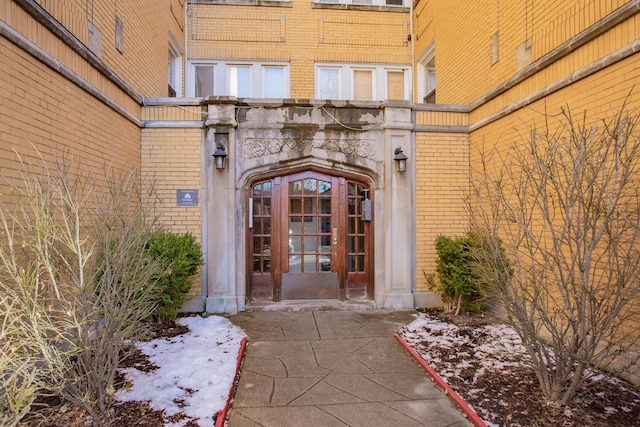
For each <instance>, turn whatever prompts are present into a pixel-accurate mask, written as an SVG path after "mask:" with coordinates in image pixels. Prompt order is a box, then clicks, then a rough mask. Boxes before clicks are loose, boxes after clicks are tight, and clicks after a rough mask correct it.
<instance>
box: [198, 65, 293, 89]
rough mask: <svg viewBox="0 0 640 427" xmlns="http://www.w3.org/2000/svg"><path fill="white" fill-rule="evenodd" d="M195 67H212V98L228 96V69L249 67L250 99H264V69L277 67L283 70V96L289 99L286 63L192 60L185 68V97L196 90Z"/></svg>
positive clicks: (288, 75) (288, 78) (288, 67)
mask: <svg viewBox="0 0 640 427" xmlns="http://www.w3.org/2000/svg"><path fill="white" fill-rule="evenodd" d="M196 66H212V67H214V71H213V72H214V76H213V85H214V86H213V95H214V96H230V95H229V93H230V91H229V89H230V87H229V77H230V76H229V67H233V66H241V67H242V66H249V67H250V70H251V71H250V73H251V76H250V79H251V97H250V98H264V94H265V88H264V77H263V74H264V71H263V69H264V68H268V67H279V68H284V79H285V81H284V96H283V98H289V97H290V90H291V89H290V87H291V79H290V75H291V74H290V64H289V63H288V62H276V61H273V62H272V61H270V62H260V61H234V60H231V61H224V60H192V61H189V63H188V67H187V70H188V71H187V96H195V88H196V84H195V82H196V76H195V74H196V73H195V70H196Z"/></svg>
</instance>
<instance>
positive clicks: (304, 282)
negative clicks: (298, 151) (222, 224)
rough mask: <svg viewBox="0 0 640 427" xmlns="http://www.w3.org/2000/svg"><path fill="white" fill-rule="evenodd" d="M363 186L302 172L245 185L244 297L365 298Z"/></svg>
mask: <svg viewBox="0 0 640 427" xmlns="http://www.w3.org/2000/svg"><path fill="white" fill-rule="evenodd" d="M370 190H371V185H370V184H369V183H367V182H366V181H365V180H362V179H358V178H355V177H349V176H337V175H332V174H329V173H326V172H323V171H317V170H306V171H301V172H296V173H292V174H289V175H279V176H271V177H264V178H260V179H257V180H254V181H252V182H251V183H250V186H249V209H248V213H249V218H248V225H249V227H248V228H249V229H248V233H247V236H248V239H249V242H248V245H247V247H248V254H247V256H248V263H247V265H248V270H249V271H248V272H247V273H248V278H249V280H248V290H247V291H248V292H247V295H248V298H249V300H253V301H256V300H263V301H264V300H266V301H269V300H271V301H280V300H299V299H318V298H322V299H342V300H346V299H364V298H369V299H371V298H372V297H373V281H372V274H371V270H372V260H373V250H372V242H373V238H372V237H373V236H372V233H373V221H372V217H371V212H373V210H372V206H371V205H372V203H373V201H372V200H371V199H372V197H371V195H372V192H371V191H370Z"/></svg>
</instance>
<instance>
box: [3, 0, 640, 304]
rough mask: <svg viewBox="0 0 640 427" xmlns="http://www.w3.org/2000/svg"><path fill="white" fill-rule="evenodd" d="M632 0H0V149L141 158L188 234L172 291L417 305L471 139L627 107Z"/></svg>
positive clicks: (460, 183)
mask: <svg viewBox="0 0 640 427" xmlns="http://www.w3.org/2000/svg"><path fill="white" fill-rule="evenodd" d="M639 11H640V1H638V0H633V1H622V0H587V1H582V0H581V1H578V0H571V1H565V2H556V1H551V0H545V1H538V2H533V1H532V0H525V1H515V0H502V1H497V0H480V1H474V2H450V1H443V0H416V1H414V2H413V3H412V2H411V1H410V0H315V1H312V0H309V1H306V2H302V1H298V0H289V1H287V0H167V1H164V2H156V1H152V0H141V1H137V2H124V1H118V0H0V53H1V56H0V58H1V59H0V65H1V66H2V73H1V74H0V101H1V102H0V153H1V156H0V166H1V169H2V173H3V174H4V175H5V176H8V177H14V176H16V175H17V173H18V172H19V171H18V169H19V166H17V162H16V154H15V153H16V152H17V153H19V154H20V155H21V156H24V157H26V158H30V157H33V156H34V155H35V152H34V147H37V148H38V149H39V150H40V151H41V152H42V153H43V154H44V155H45V156H55V155H56V154H58V153H60V152H62V151H70V152H71V153H73V155H74V156H75V158H76V159H78V160H79V161H80V162H81V163H82V164H83V165H85V166H86V167H87V168H90V169H91V170H94V171H97V172H96V173H97V175H98V177H99V174H100V171H102V170H104V166H105V165H115V166H117V167H125V166H126V165H128V164H140V165H141V167H142V171H143V173H145V174H148V175H151V176H153V177H154V178H155V179H156V180H157V183H158V189H159V196H160V198H161V200H162V201H163V205H162V209H163V211H162V212H163V221H164V223H165V224H166V225H167V226H168V227H169V228H171V229H172V230H173V231H176V232H187V231H188V232H191V233H193V234H194V235H195V236H197V238H198V239H199V240H200V241H201V242H202V245H203V249H204V252H205V265H204V267H203V270H202V285H201V286H200V287H198V288H197V289H193V291H192V296H193V299H192V300H191V301H190V302H189V303H188V304H187V305H186V307H185V309H187V310H207V311H210V312H235V311H238V310H243V309H245V307H246V304H256V303H259V302H266V303H270V302H278V301H281V300H290V299H294V300H295V299H336V300H342V301H345V302H346V303H348V304H351V305H353V306H362V305H364V306H378V307H385V308H405V307H414V306H423V305H429V304H433V303H437V297H436V296H434V295H433V294H432V293H430V292H429V291H428V289H427V287H426V285H425V283H424V278H423V271H432V270H433V269H434V268H435V248H434V241H435V239H436V237H437V236H438V235H440V234H447V235H460V234H462V233H464V231H465V229H466V220H465V210H464V196H465V193H466V191H467V190H468V178H467V172H468V169H469V165H470V163H471V162H472V161H473V159H474V158H475V153H474V152H473V150H474V148H473V147H477V146H478V144H479V143H481V142H485V143H486V142H489V143H491V144H494V143H495V144H497V145H498V146H500V144H505V143H507V142H508V141H511V140H512V139H513V138H515V137H517V135H518V132H522V131H523V129H525V128H527V127H528V126H529V125H530V124H531V123H534V124H535V123H541V122H542V120H543V115H542V114H541V113H540V112H543V111H548V112H552V113H554V112H558V111H559V109H560V108H561V107H562V106H564V105H566V104H570V106H571V108H572V109H573V110H575V111H582V110H587V111H588V113H589V115H590V117H592V118H593V119H594V120H595V119H596V118H598V117H603V116H606V115H607V114H608V113H609V112H611V111H613V110H615V109H616V108H618V107H620V106H621V104H622V103H623V101H624V100H625V99H626V98H627V96H629V98H628V103H629V105H631V106H632V107H637V106H638V105H639V104H640V99H639V95H638V90H634V87H635V86H636V85H637V83H638V77H639V76H640V71H639V64H640V62H639V58H640V57H639V56H638V53H637V52H638V50H639V49H640V45H639V44H638V28H640V14H639V13H638V12H639ZM629 94H630V95H629ZM397 149H400V150H401V153H399V152H398V153H397ZM222 152H224V155H226V157H220V159H221V160H222V159H224V160H225V162H226V165H225V167H224V168H223V169H218V168H217V167H216V164H215V160H214V157H213V156H214V155H215V154H220V153H222ZM397 154H404V155H406V156H407V167H406V171H404V172H400V171H398V170H397V167H398V166H399V165H398V163H399V162H397V161H396V160H394V159H395V158H396V156H397ZM186 195H189V196H190V197H191V199H188V200H187V199H185V197H186ZM193 196H197V203H196V202H195V200H196V199H193ZM0 199H1V200H2V201H3V202H8V201H10V200H11V199H10V196H9V195H8V194H7V192H6V191H0Z"/></svg>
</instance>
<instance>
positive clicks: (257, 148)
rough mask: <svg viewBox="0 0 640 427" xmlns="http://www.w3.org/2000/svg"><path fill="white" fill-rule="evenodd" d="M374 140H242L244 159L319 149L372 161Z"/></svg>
mask: <svg viewBox="0 0 640 427" xmlns="http://www.w3.org/2000/svg"><path fill="white" fill-rule="evenodd" d="M374 142H375V140H374V139H323V140H315V139H292V138H246V139H245V140H244V147H243V148H244V153H243V156H242V157H243V158H244V159H252V158H256V157H262V156H264V155H268V154H278V153H284V152H287V151H293V150H299V149H305V148H319V149H323V150H327V151H335V152H338V153H343V154H350V155H356V156H359V157H362V158H366V159H373V158H374V154H375V150H374Z"/></svg>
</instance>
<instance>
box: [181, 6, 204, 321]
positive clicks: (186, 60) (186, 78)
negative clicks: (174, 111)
mask: <svg viewBox="0 0 640 427" xmlns="http://www.w3.org/2000/svg"><path fill="white" fill-rule="evenodd" d="M183 79H184V87H183V95H184V96H185V97H187V91H188V89H187V87H188V83H189V0H185V2H184V73H183ZM202 117H203V131H202V132H203V134H202V140H203V141H204V139H205V138H206V128H205V127H204V120H205V119H206V117H205V114H204V112H203V113H202ZM201 150H202V151H201V153H202V163H201V166H200V168H201V171H202V178H201V180H202V181H201V183H200V194H201V195H202V197H201V198H200V203H201V206H202V211H201V214H200V215H201V218H202V231H201V237H200V242H201V244H202V259H203V260H204V263H203V264H202V268H201V269H200V292H201V298H202V311H205V310H206V301H207V297H208V296H209V286H208V285H207V277H209V264H208V263H207V260H208V259H209V258H208V255H207V254H208V247H209V245H208V240H207V230H208V224H207V200H206V199H205V194H204V192H203V191H202V189H203V188H206V185H205V182H204V181H205V180H206V179H207V174H206V171H207V160H209V159H207V158H206V156H205V155H204V154H205V150H204V144H203V145H202V148H201Z"/></svg>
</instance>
